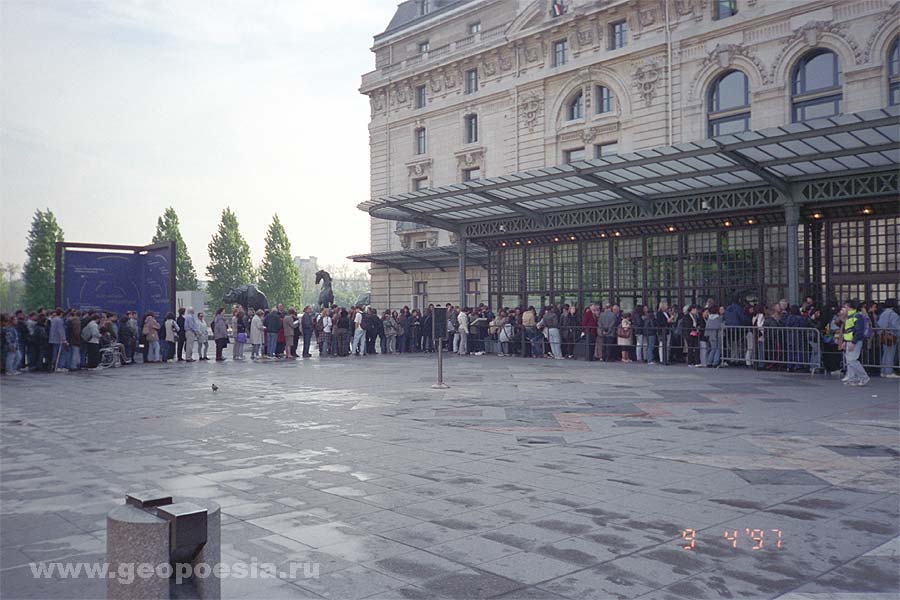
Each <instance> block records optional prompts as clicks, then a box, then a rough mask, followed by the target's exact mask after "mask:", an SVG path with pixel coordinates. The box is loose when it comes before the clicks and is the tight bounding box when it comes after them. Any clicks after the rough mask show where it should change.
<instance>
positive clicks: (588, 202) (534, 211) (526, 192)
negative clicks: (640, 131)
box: [359, 106, 900, 234]
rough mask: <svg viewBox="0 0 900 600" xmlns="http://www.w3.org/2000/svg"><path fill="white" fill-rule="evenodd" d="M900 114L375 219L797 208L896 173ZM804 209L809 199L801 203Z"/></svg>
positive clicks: (485, 184) (402, 198)
mask: <svg viewBox="0 0 900 600" xmlns="http://www.w3.org/2000/svg"><path fill="white" fill-rule="evenodd" d="M898 165H900V107H897V106H892V107H890V108H886V109H879V110H872V111H866V112H862V113H855V114H846V115H840V116H837V117H831V118H827V119H818V120H814V121H808V122H804V123H793V124H790V125H784V126H782V127H775V128H771V129H765V130H761V131H750V132H745V133H740V134H735V135H727V136H721V137H717V138H713V139H709V140H703V141H700V142H692V143H687V144H681V145H677V146H667V147H662V148H656V149H652V150H642V151H639V152H636V153H633V154H623V155H620V156H611V157H608V158H601V159H596V160H585V161H578V162H575V163H571V164H566V165H560V166H557V167H547V168H543V169H535V170H531V171H524V172H521V173H514V174H511V175H506V176H502V177H494V178H490V179H480V180H475V181H468V182H465V183H460V184H454V185H449V186H444V187H439V188H433V189H427V190H422V191H419V192H411V193H405V194H398V195H394V196H389V197H385V198H378V199H372V200H369V201H367V202H363V203H362V204H360V205H359V208H360V209H361V210H364V211H366V212H368V213H369V214H371V215H372V216H374V217H378V218H382V219H390V220H395V221H413V222H418V223H423V224H427V225H431V226H437V227H440V228H442V229H446V230H449V231H456V232H460V233H464V234H465V233H466V231H467V229H469V230H472V229H473V228H467V226H469V225H471V224H474V223H486V222H491V221H500V220H504V219H508V218H519V219H521V218H523V217H525V218H526V219H528V220H529V221H530V222H531V223H533V225H534V226H535V227H536V228H541V227H542V226H543V224H544V222H545V221H546V219H547V217H548V215H552V214H557V213H560V212H564V211H572V210H580V209H589V208H597V207H613V206H618V205H622V206H623V208H625V207H628V208H629V212H630V211H631V210H632V209H633V211H634V212H633V214H634V216H635V217H636V218H638V219H647V218H650V219H652V218H665V217H667V216H670V215H669V214H668V213H667V209H664V208H663V207H660V206H657V205H656V203H657V202H658V201H663V200H665V201H667V202H669V203H670V202H671V201H672V200H673V199H677V198H702V197H705V196H709V197H714V196H715V195H716V194H721V193H723V192H733V191H735V190H748V191H749V190H769V191H772V192H775V193H777V194H778V195H780V196H781V199H780V203H787V202H791V201H794V199H792V198H791V197H790V196H791V190H792V189H794V184H801V183H808V182H814V181H817V180H820V179H822V178H826V177H835V176H842V175H847V176H849V175H858V174H861V173H866V174H874V173H879V172H896V170H897V168H898ZM801 201H802V198H801Z"/></svg>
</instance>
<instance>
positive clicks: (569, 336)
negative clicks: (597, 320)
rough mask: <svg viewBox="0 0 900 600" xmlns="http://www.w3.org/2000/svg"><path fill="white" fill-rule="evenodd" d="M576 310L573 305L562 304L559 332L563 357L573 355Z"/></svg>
mask: <svg viewBox="0 0 900 600" xmlns="http://www.w3.org/2000/svg"><path fill="white" fill-rule="evenodd" d="M577 313H578V310H577V309H576V308H575V307H574V306H569V305H568V304H563V306H562V311H561V313H560V314H561V315H562V317H561V319H560V323H559V325H560V333H561V334H562V340H563V343H562V353H563V357H564V358H572V357H573V356H575V340H576V339H578V337H579V335H578V326H579V325H580V324H581V323H580V322H579V321H578V314H577Z"/></svg>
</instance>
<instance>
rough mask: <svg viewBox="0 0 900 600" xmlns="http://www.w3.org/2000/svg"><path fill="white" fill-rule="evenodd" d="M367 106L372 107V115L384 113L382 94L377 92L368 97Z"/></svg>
mask: <svg viewBox="0 0 900 600" xmlns="http://www.w3.org/2000/svg"><path fill="white" fill-rule="evenodd" d="M369 104H370V105H371V107H372V114H373V115H375V114H378V113H380V112H383V111H384V92H382V91H378V92H375V93H374V94H372V95H371V96H370V97H369Z"/></svg>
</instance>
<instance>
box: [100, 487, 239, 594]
mask: <svg viewBox="0 0 900 600" xmlns="http://www.w3.org/2000/svg"><path fill="white" fill-rule="evenodd" d="M220 534H221V512H220V509H219V505H218V504H217V503H215V502H212V501H210V500H206V499H201V498H179V499H178V501H177V502H173V501H172V497H171V496H168V495H165V494H161V493H159V492H142V493H137V494H128V496H126V504H125V505H124V506H119V507H116V508H114V509H112V510H111V511H110V512H109V514H108V515H107V517H106V560H107V563H108V564H109V573H111V575H110V578H109V579H107V588H106V595H107V598H109V599H110V600H131V599H138V598H140V599H142V600H143V599H154V600H157V599H158V600H169V599H170V598H173V597H177V598H196V599H198V600H219V599H220V598H221V596H222V587H221V579H220V578H219V577H218V576H217V574H218V573H219V571H218V570H217V569H216V566H217V565H218V564H219V562H220V560H221V537H220ZM178 563H181V564H178ZM187 575H190V577H186V576H187ZM179 578H180V579H182V581H181V582H180V583H179V581H178V580H179Z"/></svg>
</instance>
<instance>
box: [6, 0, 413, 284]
mask: <svg viewBox="0 0 900 600" xmlns="http://www.w3.org/2000/svg"><path fill="white" fill-rule="evenodd" d="M398 1H399V0H343V1H341V2H337V1H333V0H255V1H251V0H246V1H229V0H225V1H216V2H212V1H210V2H206V1H199V0H168V1H166V0H147V1H141V0H105V1H98V2H84V1H67V0H25V1H23V0H0V204H2V217H0V262H4V263H5V262H15V263H20V264H21V263H23V262H24V261H25V259H26V255H25V243H26V236H27V233H28V229H29V227H30V224H31V218H32V214H33V213H34V211H35V209H37V208H41V209H43V208H48V207H49V208H50V209H51V210H52V211H53V212H54V213H55V214H56V217H57V219H58V220H59V222H60V224H61V226H62V228H63V230H64V231H65V234H66V240H67V241H72V242H76V241H77V242H100V243H112V244H133V245H143V244H148V243H150V238H151V237H152V236H153V233H154V231H155V227H156V219H157V217H158V216H159V215H161V214H162V212H163V210H164V209H165V207H167V206H169V205H171V206H174V207H175V210H176V212H177V213H178V216H179V218H180V219H181V231H182V234H183V236H184V238H185V242H186V244H187V246H188V250H189V251H190V254H191V258H192V259H193V261H194V266H195V267H196V269H197V273H198V275H199V276H200V278H205V277H206V275H205V268H206V265H207V262H208V253H207V244H208V243H209V240H210V237H211V236H212V235H213V233H214V232H215V230H216V228H217V226H218V223H219V218H220V216H221V211H222V209H223V208H224V207H225V206H231V208H232V210H234V211H235V212H236V213H237V216H238V220H239V222H240V224H241V229H242V233H243V235H244V237H245V238H246V239H247V242H248V243H249V244H250V248H251V254H252V260H253V264H254V265H258V264H259V262H260V260H261V259H262V254H263V248H264V238H265V233H266V228H267V227H268V225H269V223H270V222H271V219H272V215H273V213H275V212H277V213H278V215H279V216H280V218H281V221H282V223H283V224H284V225H285V228H286V229H287V233H288V235H289V236H290V239H291V245H292V251H293V254H294V255H303V256H309V255H314V256H318V257H319V263H320V264H329V263H338V262H342V261H343V260H344V257H346V256H347V255H350V254H357V253H363V252H367V251H368V250H369V230H368V217H367V216H366V215H365V214H364V213H363V212H361V211H359V210H357V208H356V205H357V204H358V203H359V202H362V201H364V200H367V199H368V191H369V140H368V130H367V124H368V121H369V102H368V99H367V98H366V97H365V96H362V95H361V94H359V92H358V88H359V84H360V76H361V75H362V74H363V73H365V72H367V71H370V70H372V69H373V67H374V55H373V54H372V53H371V52H370V50H369V49H370V47H371V45H372V37H373V36H374V35H375V34H376V33H379V32H381V31H383V30H384V28H385V27H386V26H387V23H388V22H389V21H390V18H391V16H392V15H393V12H394V9H395V8H396V5H397V3H398Z"/></svg>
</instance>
